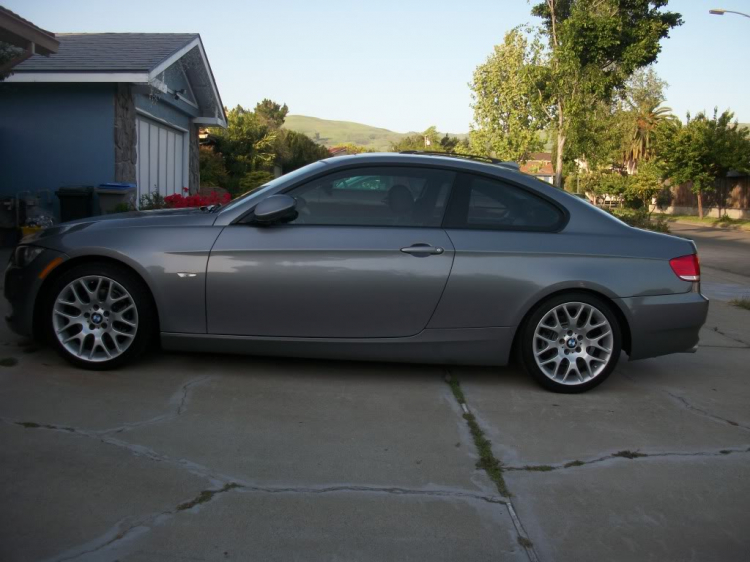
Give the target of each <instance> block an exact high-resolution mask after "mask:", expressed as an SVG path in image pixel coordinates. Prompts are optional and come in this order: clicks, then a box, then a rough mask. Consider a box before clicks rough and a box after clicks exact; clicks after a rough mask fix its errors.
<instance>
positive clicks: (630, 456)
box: [612, 450, 648, 459]
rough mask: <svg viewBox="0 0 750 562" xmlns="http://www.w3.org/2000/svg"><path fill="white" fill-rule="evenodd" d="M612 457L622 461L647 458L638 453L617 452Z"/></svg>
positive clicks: (643, 454)
mask: <svg viewBox="0 0 750 562" xmlns="http://www.w3.org/2000/svg"><path fill="white" fill-rule="evenodd" d="M612 456H613V457H619V458H622V459H637V458H639V457H647V456H648V455H647V454H645V453H639V452H638V451H628V450H625V451H617V452H616V453H615V454H614V455H612Z"/></svg>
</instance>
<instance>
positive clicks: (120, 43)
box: [0, 33, 226, 197]
mask: <svg viewBox="0 0 750 562" xmlns="http://www.w3.org/2000/svg"><path fill="white" fill-rule="evenodd" d="M56 39H57V40H59V42H60V47H59V50H58V52H57V53H56V54H55V55H53V56H51V57H49V58H43V57H32V58H29V59H27V60H25V61H24V62H22V63H21V64H19V65H18V66H16V67H15V68H14V74H13V75H12V76H10V77H9V78H8V79H6V80H5V81H4V82H0V170H2V175H0V196H6V197H7V196H9V195H13V194H15V193H18V192H32V193H34V192H38V191H40V190H47V191H54V190H56V189H57V188H59V187H60V186H64V185H93V186H96V185H98V184H101V183H107V182H129V183H136V184H137V185H138V192H139V194H143V193H146V192H158V193H160V194H162V195H170V194H172V193H181V192H182V190H183V188H184V187H187V188H189V189H190V190H191V191H196V190H197V189H198V187H199V185H198V184H199V170H198V161H199V158H198V130H199V128H200V127H202V126H219V127H226V116H225V114H224V108H223V105H222V102H221V98H220V96H219V90H218V88H217V86H216V83H215V81H214V77H213V74H212V73H211V67H210V66H209V63H208V59H207V58H206V53H205V50H204V48H203V43H202V42H201V38H200V36H199V35H198V34H194V33H91V34H66V33H61V34H58V35H57V36H56Z"/></svg>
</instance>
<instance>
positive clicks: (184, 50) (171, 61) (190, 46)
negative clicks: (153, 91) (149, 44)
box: [149, 37, 200, 78]
mask: <svg viewBox="0 0 750 562" xmlns="http://www.w3.org/2000/svg"><path fill="white" fill-rule="evenodd" d="M198 44H200V38H199V37H196V38H195V39H193V40H192V41H191V42H190V43H188V44H187V45H185V46H184V47H183V48H182V49H180V50H179V51H176V52H174V53H173V54H172V55H170V56H169V57H168V58H167V59H165V60H164V61H163V62H162V63H161V64H159V65H158V66H157V67H156V68H154V69H153V70H152V71H151V72H150V73H149V76H150V77H151V78H155V77H157V76H158V75H159V74H161V73H162V72H164V71H165V70H166V69H168V68H169V67H170V66H172V65H173V64H174V63H176V62H177V61H178V60H180V59H181V58H182V57H184V56H185V55H187V54H188V52H190V51H191V50H192V49H193V47H195V46H196V45H198Z"/></svg>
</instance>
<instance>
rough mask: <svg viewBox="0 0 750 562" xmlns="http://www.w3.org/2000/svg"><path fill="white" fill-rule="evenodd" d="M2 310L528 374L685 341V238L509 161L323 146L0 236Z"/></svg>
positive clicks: (99, 338) (94, 363)
mask: <svg viewBox="0 0 750 562" xmlns="http://www.w3.org/2000/svg"><path fill="white" fill-rule="evenodd" d="M5 295H6V297H7V299H8V300H9V301H10V303H11V305H12V313H11V314H10V315H9V316H8V318H7V320H8V322H9V324H10V326H11V328H12V329H13V330H14V331H16V332H17V333H19V334H23V335H28V336H33V337H35V338H37V339H44V340H46V341H49V342H51V344H52V345H54V346H55V347H56V348H57V349H58V351H59V352H60V353H61V354H62V355H63V356H64V357H65V358H66V359H68V360H69V361H70V362H72V363H73V364H75V365H78V366H80V367H84V368H90V369H110V368H114V367H118V366H120V365H123V364H124V363H126V362H129V361H133V360H134V359H136V358H137V357H138V356H139V355H140V354H141V353H142V352H143V351H144V350H145V349H146V348H147V347H148V346H149V345H150V344H153V343H156V342H158V341H160V342H161V346H162V347H163V348H165V349H171V350H181V351H206V352H229V353H248V354H258V355H280V356H282V355H283V356H295V357H317V358H332V359H361V360H377V361H412V362H423V363H442V364H472V365H498V366H500V365H505V364H507V363H508V361H509V360H510V359H511V358H512V357H518V359H519V360H520V362H521V363H522V364H523V366H524V367H525V369H526V370H527V371H528V372H529V373H530V374H531V375H532V376H533V377H534V378H535V379H536V380H537V381H538V382H539V383H540V384H542V385H543V386H544V387H546V388H548V389H550V390H553V391H558V392H581V391H585V390H588V389H590V388H592V387H594V386H596V385H598V384H599V383H601V382H602V381H603V380H604V379H605V378H606V377H607V376H608V375H609V374H610V373H611V372H612V370H613V369H614V367H615V365H616V364H617V362H618V359H619V357H620V353H621V351H625V352H626V353H627V355H628V357H629V358H630V359H631V360H633V359H643V358H646V357H654V356H657V355H664V354H668V353H676V352H689V351H694V350H695V348H696V346H697V344H698V331H699V329H700V327H701V326H702V325H703V323H704V322H705V319H706V314H707V312H708V301H707V299H706V298H704V297H703V296H702V295H701V293H700V269H699V263H698V257H697V254H696V248H695V245H694V244H693V243H692V242H690V241H688V240H684V239H681V238H675V237H672V236H667V235H663V234H656V233H653V232H647V231H643V230H638V229H635V228H631V227H630V226H627V225H625V224H624V223H622V222H620V221H619V220H617V219H616V218H614V217H612V216H610V215H609V214H607V213H605V212H603V211H601V210H599V209H597V208H596V207H594V206H592V205H590V204H589V203H587V202H586V201H583V200H581V199H579V198H577V197H573V196H571V195H568V194H567V193H565V192H563V191H560V190H558V189H555V188H553V187H552V186H550V185H547V184H545V183H543V182H541V181H538V180H536V179H535V178H533V177H530V176H527V175H524V174H521V173H520V172H519V171H518V170H517V168H515V167H514V166H513V165H510V164H504V163H500V162H495V161H492V162H490V161H488V160H477V159H472V158H459V157H452V156H445V155H443V156H438V155H430V154H367V155H359V156H347V157H339V158H333V159H329V160H323V161H320V162H316V163H315V164H311V165H309V166H306V167H305V168H302V169H299V170H297V171H294V172H292V173H289V174H287V175H285V176H282V177H280V178H277V179H276V180H274V181H272V182H270V183H269V184H267V185H265V186H263V187H262V188H260V189H258V190H256V191H253V192H251V193H248V194H246V195H244V196H242V197H239V198H238V199H235V200H234V201H232V202H231V203H229V204H227V205H226V206H223V207H221V206H212V207H205V208H200V209H172V210H160V211H145V212H132V213H124V214H112V215H107V216H101V217H94V218H90V219H83V220H79V221H75V222H70V223H66V224H62V225H60V226H56V227H53V228H49V229H47V230H44V231H42V232H40V233H38V234H35V235H33V236H30V237H26V238H24V239H23V240H22V242H21V244H20V245H19V246H18V247H17V248H16V249H15V251H14V253H13V256H12V258H11V262H10V264H9V265H8V268H7V271H6V276H5Z"/></svg>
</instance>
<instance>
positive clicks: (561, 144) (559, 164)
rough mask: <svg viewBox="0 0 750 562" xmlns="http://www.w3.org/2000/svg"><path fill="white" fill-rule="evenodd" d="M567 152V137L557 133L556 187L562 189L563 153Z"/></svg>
mask: <svg viewBox="0 0 750 562" xmlns="http://www.w3.org/2000/svg"><path fill="white" fill-rule="evenodd" d="M564 150H565V135H563V134H562V133H561V132H560V131H558V132H557V154H556V157H555V187H557V188H559V189H562V187H563V185H562V169H563V151H564Z"/></svg>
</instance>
